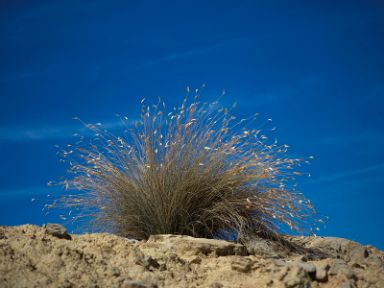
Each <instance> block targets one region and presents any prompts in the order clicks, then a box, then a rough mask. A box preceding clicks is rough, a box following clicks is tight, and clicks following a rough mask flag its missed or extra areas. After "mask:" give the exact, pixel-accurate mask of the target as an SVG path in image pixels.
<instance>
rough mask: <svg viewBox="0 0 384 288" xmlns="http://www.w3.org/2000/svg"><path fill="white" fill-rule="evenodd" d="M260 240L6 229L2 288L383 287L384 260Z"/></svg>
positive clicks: (357, 248) (310, 240) (334, 247)
mask: <svg viewBox="0 0 384 288" xmlns="http://www.w3.org/2000/svg"><path fill="white" fill-rule="evenodd" d="M287 240H289V241H290V242H291V243H293V248H290V249H288V248H284V246H281V245H280V244H278V243H276V242H272V241H267V240H262V239H253V240H252V241H249V243H248V244H247V245H245V246H243V245H240V244H235V243H231V242H226V241H221V240H209V239H199V238H192V237H188V236H175V235H155V236H152V237H150V239H149V240H148V241H135V240H129V239H126V238H121V237H118V236H114V235H110V234H86V235H68V234H66V232H65V230H64V229H63V228H62V227H60V226H56V225H48V226H47V227H38V226H33V225H22V226H17V227H0V287H3V288H7V287H66V288H69V287H125V288H146V287H147V288H149V287H211V288H220V287H239V288H240V287H242V288H246V287H248V288H251V287H255V288H257V287H314V288H315V287H323V288H331V287H342V288H352V287H357V288H369V287H371V288H373V287H376V288H380V287H384V253H383V252H382V251H379V250H377V249H375V248H374V247H372V246H361V245H359V244H358V243H355V242H352V241H349V240H346V239H340V238H331V237H326V238H323V237H289V238H288V237H287Z"/></svg>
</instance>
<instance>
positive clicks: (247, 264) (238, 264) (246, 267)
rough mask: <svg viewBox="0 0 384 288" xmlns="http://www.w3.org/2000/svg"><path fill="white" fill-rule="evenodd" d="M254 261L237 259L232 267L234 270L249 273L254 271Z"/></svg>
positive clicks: (232, 263) (233, 261)
mask: <svg viewBox="0 0 384 288" xmlns="http://www.w3.org/2000/svg"><path fill="white" fill-rule="evenodd" d="M253 263H254V261H252V260H251V259H249V258H236V259H234V260H232V262H231V267H232V269H233V270H236V271H240V272H243V273H248V272H250V271H251V269H252V265H253Z"/></svg>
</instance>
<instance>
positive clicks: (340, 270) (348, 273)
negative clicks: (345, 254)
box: [328, 259, 355, 279]
mask: <svg viewBox="0 0 384 288" xmlns="http://www.w3.org/2000/svg"><path fill="white" fill-rule="evenodd" d="M330 266H331V267H330V268H329V271H328V275H330V276H335V275H343V276H345V277H347V278H349V279H351V278H354V277H355V273H354V271H353V269H352V268H351V267H350V266H348V265H347V263H346V262H345V261H344V260H341V259H335V260H333V261H332V262H331V264H330Z"/></svg>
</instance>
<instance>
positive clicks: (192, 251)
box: [144, 234, 248, 257]
mask: <svg viewBox="0 0 384 288" xmlns="http://www.w3.org/2000/svg"><path fill="white" fill-rule="evenodd" d="M165 243H166V245H164V244H165ZM144 246H146V247H152V248H155V249H156V247H159V246H161V247H162V248H163V249H164V248H165V249H166V250H167V251H169V252H172V253H177V254H181V255H187V256H192V255H193V256H196V255H206V256H208V255H214V256H216V257H221V256H229V255H241V256H245V255H248V253H247V248H246V247H245V246H243V245H240V244H236V243H231V242H228V241H223V240H215V239H205V238H194V237H190V236H184V235H170V234H168V235H152V236H150V237H149V239H148V241H147V242H146V243H145V245H144ZM164 252H165V251H164Z"/></svg>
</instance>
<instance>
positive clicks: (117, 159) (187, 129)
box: [60, 97, 315, 239]
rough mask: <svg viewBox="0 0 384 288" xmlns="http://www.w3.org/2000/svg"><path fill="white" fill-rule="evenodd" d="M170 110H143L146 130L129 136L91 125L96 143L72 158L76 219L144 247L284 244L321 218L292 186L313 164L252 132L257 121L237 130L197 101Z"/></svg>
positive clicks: (217, 110)
mask: <svg viewBox="0 0 384 288" xmlns="http://www.w3.org/2000/svg"><path fill="white" fill-rule="evenodd" d="M160 107H163V108H162V109H165V108H164V107H165V104H164V103H160V102H159V103H158V104H157V105H153V106H151V107H150V106H147V107H146V106H144V104H143V106H142V111H141V117H140V121H138V122H137V123H136V124H135V125H133V126H132V125H130V126H128V127H126V130H125V132H124V133H122V134H121V135H119V136H116V135H113V134H111V133H109V132H108V131H106V130H103V129H102V127H101V126H98V125H87V127H88V128H89V129H91V130H92V131H93V132H94V133H95V137H93V138H92V139H91V140H89V142H79V143H77V146H75V149H74V152H73V153H68V151H64V153H63V154H62V155H63V156H64V158H65V159H66V161H67V162H68V163H69V165H70V169H69V171H70V173H71V175H70V177H69V178H68V179H66V180H65V181H63V182H61V183H60V184H62V185H63V186H65V188H66V189H67V190H79V191H80V193H75V194H74V195H66V196H64V197H63V202H62V203H64V205H65V206H66V207H71V208H72V209H73V210H74V211H77V215H76V216H74V217H75V219H78V218H79V217H83V216H90V217H92V219H93V220H94V221H93V223H94V224H96V225H98V227H101V228H102V230H103V229H104V230H109V231H113V232H114V233H117V234H119V235H123V236H129V237H134V238H137V239H146V238H148V237H149V235H151V234H161V233H173V234H187V235H192V236H196V237H207V238H220V237H227V236H225V235H234V234H236V235H237V237H238V238H240V239H243V238H244V237H246V236H248V235H250V234H252V233H256V234H258V235H261V236H264V237H265V236H271V235H277V234H275V233H276V232H278V228H277V227H278V226H279V223H280V224H281V223H282V224H286V225H288V226H289V227H290V228H291V229H293V230H298V231H301V230H302V229H303V227H305V226H303V225H305V224H306V223H308V221H307V220H308V219H309V220H311V219H312V217H313V215H314V213H315V211H314V209H313V207H312V205H311V204H310V202H309V201H308V200H306V199H305V198H304V196H303V195H302V194H300V193H298V192H296V191H294V189H293V188H292V187H293V186H292V185H291V184H292V180H294V176H295V175H296V174H298V173H297V172H294V170H295V169H294V168H295V167H296V166H297V165H298V164H299V163H301V162H302V160H303V159H291V158H289V157H287V155H286V150H287V146H286V145H278V144H277V142H274V143H272V144H267V142H266V141H267V140H266V136H264V135H262V134H261V131H260V130H255V129H253V130H247V129H246V128H247V125H248V126H249V125H250V123H249V122H250V121H253V120H254V119H253V117H252V118H251V119H248V120H244V119H243V120H241V121H238V122H236V121H235V117H233V116H232V115H231V114H230V112H229V111H228V110H227V109H225V108H222V107H220V105H219V104H218V103H217V102H214V103H200V102H198V100H197V97H195V98H194V100H193V101H192V103H188V101H187V98H186V99H185V100H184V102H183V103H182V105H181V106H180V107H179V108H174V109H173V110H172V111H171V112H169V113H167V112H165V111H163V110H161V109H160ZM122 120H123V122H124V119H122ZM65 152H67V153H65Z"/></svg>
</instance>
